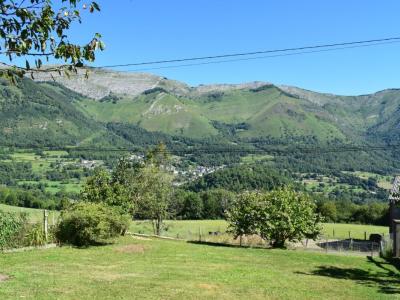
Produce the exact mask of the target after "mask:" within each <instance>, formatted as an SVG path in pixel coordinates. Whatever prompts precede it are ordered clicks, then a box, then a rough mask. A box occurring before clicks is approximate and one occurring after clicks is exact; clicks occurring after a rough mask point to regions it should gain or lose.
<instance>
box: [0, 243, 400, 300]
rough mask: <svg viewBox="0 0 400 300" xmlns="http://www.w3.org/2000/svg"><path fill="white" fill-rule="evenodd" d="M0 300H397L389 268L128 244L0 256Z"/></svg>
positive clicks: (399, 287) (305, 256)
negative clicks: (3, 278)
mask: <svg viewBox="0 0 400 300" xmlns="http://www.w3.org/2000/svg"><path fill="white" fill-rule="evenodd" d="M0 273H1V274H4V275H8V276H10V277H9V280H7V281H4V282H0V299H244V298H247V299H374V300H375V299H399V295H400V294H399V293H400V281H399V272H398V271H397V270H396V268H395V267H394V266H392V265H391V264H389V263H388V262H386V261H384V260H382V259H379V258H373V259H368V258H365V257H348V256H334V255H327V254H320V253H313V252H303V251H293V250H265V249H249V248H237V247H216V246H210V245H204V244H191V243H187V242H181V241H166V240H157V239H156V240H152V239H143V238H133V237H130V236H127V237H124V238H121V239H119V241H118V242H117V243H116V244H114V245H109V246H98V247H91V248H87V249H76V248H70V247H62V248H55V249H48V250H35V251H30V252H22V253H12V254H2V255H0Z"/></svg>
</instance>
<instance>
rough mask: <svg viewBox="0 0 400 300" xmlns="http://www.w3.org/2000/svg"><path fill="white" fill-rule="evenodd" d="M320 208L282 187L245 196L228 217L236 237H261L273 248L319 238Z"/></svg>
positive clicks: (234, 206) (301, 195)
mask: <svg viewBox="0 0 400 300" xmlns="http://www.w3.org/2000/svg"><path fill="white" fill-rule="evenodd" d="M315 210H316V205H315V204H314V202H313V201H312V200H311V199H310V198H309V197H308V196H307V195H306V194H303V193H297V192H295V191H293V190H292V189H290V188H282V189H279V190H275V191H271V192H269V193H259V192H250V193H244V194H242V195H241V196H240V197H239V199H238V200H237V201H235V202H234V203H233V205H232V208H231V210H230V212H229V215H228V221H229V226H230V231H231V232H233V233H234V235H235V236H240V235H241V234H258V235H260V236H261V237H262V238H263V239H265V240H268V241H270V242H271V244H272V246H273V247H284V245H285V242H286V241H297V240H300V239H301V238H303V237H307V238H315V237H316V236H317V235H318V233H319V232H320V230H321V228H320V226H319V224H318V223H319V221H320V218H319V215H318V214H316V213H315Z"/></svg>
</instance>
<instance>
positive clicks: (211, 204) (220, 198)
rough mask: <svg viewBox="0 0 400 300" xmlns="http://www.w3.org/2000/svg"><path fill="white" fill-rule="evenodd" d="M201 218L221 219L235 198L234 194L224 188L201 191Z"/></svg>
mask: <svg viewBox="0 0 400 300" xmlns="http://www.w3.org/2000/svg"><path fill="white" fill-rule="evenodd" d="M201 198H202V200H203V218H206V219H221V218H225V213H226V211H227V209H228V208H229V206H230V205H231V203H232V202H233V200H234V198H235V194H234V193H232V192H230V191H228V190H224V189H212V190H208V191H205V192H202V193H201Z"/></svg>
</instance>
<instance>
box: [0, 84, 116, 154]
mask: <svg viewBox="0 0 400 300" xmlns="http://www.w3.org/2000/svg"><path fill="white" fill-rule="evenodd" d="M80 97H81V96H80V95H78V94H76V93H74V92H72V91H70V90H67V89H65V88H64V87H60V86H57V85H54V84H48V83H41V84H38V83H35V82H33V81H31V80H28V79H27V80H23V81H21V82H20V83H19V84H18V86H13V85H11V84H9V83H8V82H6V81H2V82H1V84H0V144H1V145H17V146H18V145H23V146H35V145H41V146H65V145H85V144H91V141H93V140H97V141H101V143H103V144H110V145H111V144H113V143H115V142H116V140H121V141H122V139H120V138H119V137H115V136H114V135H112V134H110V133H109V132H108V131H107V130H106V129H105V128H104V126H103V125H102V124H100V123H98V122H95V121H94V120H92V119H90V118H88V117H87V116H86V115H84V114H83V113H82V112H80V111H79V110H77V109H76V108H75V106H74V105H73V104H72V103H73V102H74V101H77V99H79V98H80ZM101 143H100V144H101Z"/></svg>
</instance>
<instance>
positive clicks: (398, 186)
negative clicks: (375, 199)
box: [389, 176, 400, 202]
mask: <svg viewBox="0 0 400 300" xmlns="http://www.w3.org/2000/svg"><path fill="white" fill-rule="evenodd" d="M399 192H400V176H396V177H395V178H394V181H393V186H392V189H391V190H390V195H389V200H390V202H397V201H399V200H400V193H399Z"/></svg>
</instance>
